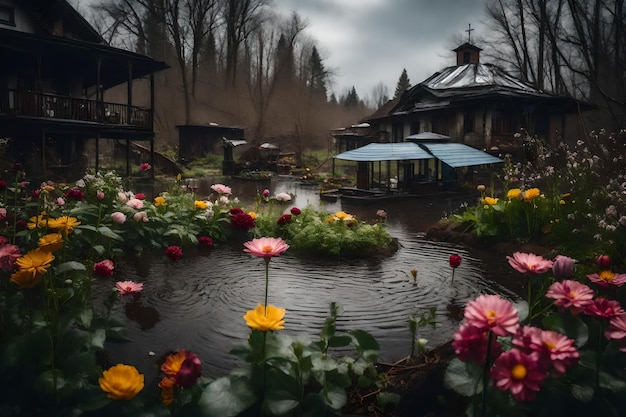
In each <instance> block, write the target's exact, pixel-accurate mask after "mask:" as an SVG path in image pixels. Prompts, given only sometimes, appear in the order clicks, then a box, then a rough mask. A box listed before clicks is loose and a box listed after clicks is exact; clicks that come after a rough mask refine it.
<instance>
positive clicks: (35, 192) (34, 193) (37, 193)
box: [33, 188, 41, 198]
mask: <svg viewBox="0 0 626 417" xmlns="http://www.w3.org/2000/svg"><path fill="white" fill-rule="evenodd" d="M39 194H41V190H40V189H39V188H37V189H36V190H35V191H33V197H35V198H39Z"/></svg>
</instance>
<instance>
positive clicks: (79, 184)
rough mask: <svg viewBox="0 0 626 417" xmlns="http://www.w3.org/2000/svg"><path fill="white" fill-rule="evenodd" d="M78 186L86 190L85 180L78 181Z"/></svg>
mask: <svg viewBox="0 0 626 417" xmlns="http://www.w3.org/2000/svg"><path fill="white" fill-rule="evenodd" d="M76 186H77V187H79V188H85V180H83V179H82V178H81V179H79V180H78V181H76Z"/></svg>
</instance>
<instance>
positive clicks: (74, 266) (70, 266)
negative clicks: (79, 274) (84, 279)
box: [55, 261, 87, 274]
mask: <svg viewBox="0 0 626 417" xmlns="http://www.w3.org/2000/svg"><path fill="white" fill-rule="evenodd" d="M86 269H87V268H86V267H85V265H84V264H82V263H80V262H77V261H69V262H64V263H62V264H60V265H58V266H57V267H56V269H55V271H56V273H57V274H63V273H65V272H69V271H85V270H86Z"/></svg>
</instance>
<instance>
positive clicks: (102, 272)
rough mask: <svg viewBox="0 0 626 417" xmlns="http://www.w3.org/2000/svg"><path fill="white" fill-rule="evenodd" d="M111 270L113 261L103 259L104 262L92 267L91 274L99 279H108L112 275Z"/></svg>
mask: <svg viewBox="0 0 626 417" xmlns="http://www.w3.org/2000/svg"><path fill="white" fill-rule="evenodd" d="M113 268H114V265H113V261H111V260H109V259H105V260H104V261H100V262H98V263H96V264H95V265H94V266H93V273H94V274H96V275H98V276H99V277H110V276H111V275H113Z"/></svg>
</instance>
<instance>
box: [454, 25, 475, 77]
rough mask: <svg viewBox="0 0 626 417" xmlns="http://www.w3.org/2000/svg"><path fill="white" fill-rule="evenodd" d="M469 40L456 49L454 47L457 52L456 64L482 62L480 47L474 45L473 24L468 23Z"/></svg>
mask: <svg viewBox="0 0 626 417" xmlns="http://www.w3.org/2000/svg"><path fill="white" fill-rule="evenodd" d="M467 26H468V27H467V30H466V32H467V42H465V43H464V44H463V45H461V46H459V47H458V48H456V49H453V51H454V52H456V65H457V66H458V65H465V64H478V63H480V51H482V49H480V48H479V47H477V46H474V45H472V43H471V42H472V31H474V30H475V29H472V24H471V23H470V24H469V25H467Z"/></svg>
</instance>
